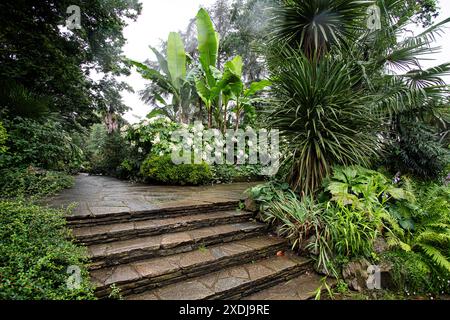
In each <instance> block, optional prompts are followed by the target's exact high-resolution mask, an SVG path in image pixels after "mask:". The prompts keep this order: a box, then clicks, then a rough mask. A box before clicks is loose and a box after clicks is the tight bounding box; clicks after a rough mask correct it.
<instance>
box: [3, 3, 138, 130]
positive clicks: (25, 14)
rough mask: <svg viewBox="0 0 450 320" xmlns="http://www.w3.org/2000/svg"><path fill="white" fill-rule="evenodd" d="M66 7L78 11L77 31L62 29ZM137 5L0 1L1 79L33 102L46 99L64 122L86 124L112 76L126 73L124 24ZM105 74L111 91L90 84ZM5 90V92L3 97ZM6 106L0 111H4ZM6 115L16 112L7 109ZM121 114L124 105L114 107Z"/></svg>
mask: <svg viewBox="0 0 450 320" xmlns="http://www.w3.org/2000/svg"><path fill="white" fill-rule="evenodd" d="M71 5H77V6H79V8H80V15H81V20H80V22H81V24H80V26H81V28H80V29H76V28H75V29H68V28H66V19H67V18H68V17H69V16H70V14H71V13H67V9H68V7H69V6H71ZM140 11H141V5H140V4H139V3H138V0H116V1H101V0H84V1H83V0H73V1H72V0H58V1H57V0H14V1H12V0H4V1H2V2H1V3H0V65H1V66H2V67H1V69H0V76H1V78H2V79H7V80H8V82H13V83H16V84H17V86H16V89H15V90H16V91H17V88H24V90H22V91H23V92H24V93H25V92H26V93H27V94H28V95H30V94H31V95H34V96H36V97H38V98H42V97H48V100H49V101H48V109H49V111H51V112H56V113H58V114H59V115H60V116H61V117H62V118H63V119H64V121H66V122H67V123H69V124H70V123H75V122H78V123H83V124H88V123H91V122H92V121H95V120H96V116H95V112H94V111H96V110H97V111H100V109H102V108H104V107H105V106H104V105H103V104H102V101H103V98H104V97H105V95H108V93H106V92H104V90H109V91H110V90H112V87H122V86H123V85H122V84H119V83H117V82H116V80H114V79H113V78H112V77H113V76H118V75H121V74H127V73H128V67H127V65H126V64H125V63H124V59H123V54H122V46H123V44H124V43H125V39H124V37H123V34H122V31H123V28H124V27H125V26H126V23H127V22H126V19H132V20H133V19H136V17H137V15H138V14H139V13H140ZM93 71H94V72H96V73H97V74H100V75H104V81H107V82H108V83H109V84H112V87H111V86H108V87H106V86H104V85H102V83H101V82H97V83H96V82H95V81H93V80H91V78H90V77H89V74H90V73H91V72H93ZM6 90H8V88H6V87H4V88H3V90H2V91H3V92H4V91H6ZM3 107H5V106H3ZM6 107H7V109H8V111H9V113H10V114H12V115H13V114H14V111H15V109H14V108H12V107H11V106H9V107H8V106H6ZM114 108H115V109H116V111H118V112H121V111H123V109H124V105H123V104H119V105H117V104H116V106H115V107H114Z"/></svg>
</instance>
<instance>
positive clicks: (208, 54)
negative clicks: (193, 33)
mask: <svg viewBox="0 0 450 320" xmlns="http://www.w3.org/2000/svg"><path fill="white" fill-rule="evenodd" d="M197 33H198V38H197V39H198V51H199V55H200V56H199V59H200V63H201V65H202V67H203V70H204V71H205V72H209V66H216V64H217V55H218V52H219V41H218V40H219V39H218V34H217V33H216V31H215V30H214V25H213V23H212V21H211V18H210V17H209V14H208V12H207V11H206V10H205V9H203V8H202V9H200V10H199V11H198V13H197Z"/></svg>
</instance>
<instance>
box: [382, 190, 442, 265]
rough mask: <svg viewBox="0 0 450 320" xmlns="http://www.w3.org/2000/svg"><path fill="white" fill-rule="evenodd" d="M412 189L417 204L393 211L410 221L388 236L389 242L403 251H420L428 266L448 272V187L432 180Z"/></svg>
mask: <svg viewBox="0 0 450 320" xmlns="http://www.w3.org/2000/svg"><path fill="white" fill-rule="evenodd" d="M415 189H416V190H418V191H416V193H417V202H416V206H414V207H412V208H411V207H407V208H403V210H398V211H397V212H395V214H396V216H397V217H398V216H400V217H402V218H403V219H404V217H405V216H406V217H407V218H409V221H410V222H409V224H407V225H406V226H403V227H404V229H405V232H404V233H403V234H402V235H401V236H399V237H398V238H393V239H392V238H390V239H389V243H390V245H391V246H393V247H398V248H401V249H403V250H405V251H406V252H410V251H413V252H416V253H419V254H422V255H423V256H424V258H425V259H424V260H425V261H426V262H427V263H428V264H429V266H430V268H436V267H437V268H440V269H441V270H443V271H445V272H447V273H450V251H449V250H450V236H449V235H450V214H449V212H450V188H449V187H448V186H447V187H446V186H439V185H436V184H433V183H432V184H429V185H419V187H416V188H415Z"/></svg>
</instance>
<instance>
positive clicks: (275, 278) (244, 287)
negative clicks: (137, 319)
mask: <svg viewBox="0 0 450 320" xmlns="http://www.w3.org/2000/svg"><path fill="white" fill-rule="evenodd" d="M308 269H309V260H308V259H305V258H302V257H298V256H296V255H294V254H291V253H287V254H286V255H285V256H282V257H278V256H274V257H271V258H267V259H264V260H259V261H256V262H254V263H246V264H242V265H237V266H234V267H229V268H224V269H222V270H220V271H216V272H213V273H210V274H208V275H203V276H199V277H195V278H191V279H188V280H183V281H179V282H176V283H173V284H170V285H168V286H164V287H161V288H157V289H152V290H148V291H145V292H143V293H140V294H132V295H129V296H126V297H125V298H126V299H130V300H200V299H240V298H242V297H245V296H248V295H251V294H252V293H255V292H258V291H260V290H262V289H265V288H269V287H272V286H275V285H277V284H279V283H281V282H284V281H288V280H290V279H292V278H294V277H298V276H299V275H300V274H302V273H304V272H306V270H308Z"/></svg>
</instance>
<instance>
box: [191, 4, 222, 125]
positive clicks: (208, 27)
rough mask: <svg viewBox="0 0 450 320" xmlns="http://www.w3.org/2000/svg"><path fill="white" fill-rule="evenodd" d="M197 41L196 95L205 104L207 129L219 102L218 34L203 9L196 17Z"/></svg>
mask: <svg viewBox="0 0 450 320" xmlns="http://www.w3.org/2000/svg"><path fill="white" fill-rule="evenodd" d="M196 23H197V38H198V39H197V40H198V52H199V61H200V66H201V71H202V72H201V74H200V75H197V77H196V78H195V87H196V89H197V94H198V96H199V97H200V99H202V101H203V102H204V103H205V107H206V110H207V112H208V127H211V126H212V108H213V105H214V104H217V102H218V100H219V95H220V90H219V89H218V88H217V83H218V78H219V77H220V75H219V73H218V70H217V69H216V65H217V56H218V53H219V34H218V33H217V32H216V31H215V29H214V25H213V23H212V21H211V18H210V17H209V14H208V12H207V11H206V10H205V9H200V10H199V11H198V13H197V17H196Z"/></svg>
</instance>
